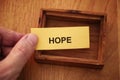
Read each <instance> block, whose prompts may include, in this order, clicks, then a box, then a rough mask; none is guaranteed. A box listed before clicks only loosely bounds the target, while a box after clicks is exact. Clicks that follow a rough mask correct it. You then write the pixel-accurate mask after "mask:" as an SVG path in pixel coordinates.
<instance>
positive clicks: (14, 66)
mask: <svg viewBox="0 0 120 80" xmlns="http://www.w3.org/2000/svg"><path fill="white" fill-rule="evenodd" d="M36 44H37V37H36V35H34V34H27V35H23V34H20V33H17V32H13V31H10V30H6V29H4V28H1V27H0V49H1V50H2V51H0V52H1V53H0V54H2V55H3V56H5V58H4V59H2V60H1V61H0V80H16V79H17V77H18V76H19V74H20V72H21V70H22V68H23V66H24V65H25V63H26V62H27V60H28V59H29V58H30V56H31V55H32V53H33V52H34V49H35V46H36Z"/></svg>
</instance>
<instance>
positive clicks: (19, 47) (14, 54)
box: [3, 34, 37, 71]
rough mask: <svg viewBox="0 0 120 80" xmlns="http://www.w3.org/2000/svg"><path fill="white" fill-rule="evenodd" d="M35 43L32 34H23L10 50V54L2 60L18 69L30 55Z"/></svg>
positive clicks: (34, 37) (35, 38)
mask: <svg viewBox="0 0 120 80" xmlns="http://www.w3.org/2000/svg"><path fill="white" fill-rule="evenodd" d="M36 43H37V37H36V35H34V34H28V35H25V36H24V37H23V38H22V39H21V40H20V41H19V42H18V43H17V44H16V45H15V46H14V48H13V49H12V50H11V52H10V54H9V55H8V56H7V57H6V59H5V60H4V61H3V62H4V63H6V64H10V65H11V66H12V67H13V69H14V70H17V71H20V70H21V69H22V68H23V66H24V65H25V63H26V62H27V60H28V59H29V58H30V56H31V55H32V53H33V51H34V49H35V46H36Z"/></svg>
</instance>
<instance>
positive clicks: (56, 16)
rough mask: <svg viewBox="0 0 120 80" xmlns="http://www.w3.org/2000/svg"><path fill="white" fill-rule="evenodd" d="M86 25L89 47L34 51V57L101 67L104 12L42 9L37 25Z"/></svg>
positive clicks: (55, 61) (40, 59)
mask: <svg viewBox="0 0 120 80" xmlns="http://www.w3.org/2000/svg"><path fill="white" fill-rule="evenodd" d="M86 25H87V26H89V27H90V48H89V49H72V50H69V49H68V50H44V51H37V52H36V53H35V59H36V60H37V61H38V62H41V63H52V64H62V65H69V66H86V67H95V68H102V66H103V53H104V45H105V44H104V39H105V34H104V31H105V27H106V15H105V14H103V13H94V12H83V11H77V10H52V9H51V10H49V9H42V10H41V12H40V19H39V26H38V27H66V26H69V27H70V26H86ZM43 35H44V34H43Z"/></svg>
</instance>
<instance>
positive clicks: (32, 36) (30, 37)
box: [25, 33, 38, 45]
mask: <svg viewBox="0 0 120 80" xmlns="http://www.w3.org/2000/svg"><path fill="white" fill-rule="evenodd" d="M25 38H26V39H27V40H29V41H30V42H31V44H32V45H36V44H37V41H38V37H37V36H36V35H35V34H32V33H30V34H27V35H26V36H25Z"/></svg>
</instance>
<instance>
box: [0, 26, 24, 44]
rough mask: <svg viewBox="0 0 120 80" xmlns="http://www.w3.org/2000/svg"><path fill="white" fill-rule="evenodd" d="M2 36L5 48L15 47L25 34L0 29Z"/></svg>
mask: <svg viewBox="0 0 120 80" xmlns="http://www.w3.org/2000/svg"><path fill="white" fill-rule="evenodd" d="M0 36H1V37H2V45H3V46H14V45H15V44H16V42H17V41H18V40H19V39H20V38H21V37H23V34H21V33H17V32H14V31H11V30H8V29H5V28H2V27H0Z"/></svg>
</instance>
